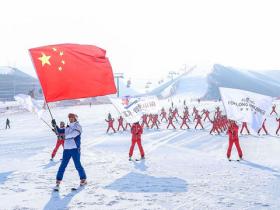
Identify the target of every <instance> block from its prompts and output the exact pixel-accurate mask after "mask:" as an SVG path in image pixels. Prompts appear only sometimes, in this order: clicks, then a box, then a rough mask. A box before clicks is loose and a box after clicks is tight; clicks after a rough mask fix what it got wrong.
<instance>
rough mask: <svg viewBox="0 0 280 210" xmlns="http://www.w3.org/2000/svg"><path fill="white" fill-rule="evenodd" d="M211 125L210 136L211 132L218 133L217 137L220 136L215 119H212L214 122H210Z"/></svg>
mask: <svg viewBox="0 0 280 210" xmlns="http://www.w3.org/2000/svg"><path fill="white" fill-rule="evenodd" d="M210 122H211V123H212V129H211V131H210V134H211V135H212V132H214V133H215V132H218V135H220V131H219V129H218V122H217V119H215V118H214V120H213V121H212V120H211V121H210Z"/></svg>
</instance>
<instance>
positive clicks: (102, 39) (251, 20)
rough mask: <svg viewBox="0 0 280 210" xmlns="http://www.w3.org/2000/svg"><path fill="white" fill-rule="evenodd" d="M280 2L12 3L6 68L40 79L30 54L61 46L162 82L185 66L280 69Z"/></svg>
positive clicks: (7, 9) (5, 23) (3, 13)
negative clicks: (80, 48) (98, 53)
mask: <svg viewBox="0 0 280 210" xmlns="http://www.w3.org/2000/svg"><path fill="white" fill-rule="evenodd" d="M279 3H280V1H277V0H275V1H272V0H262V1H258V0H232V1H228V0H205V1H202V0H192V1H187V0H182V1H177V0H170V1H164V0H160V1H155V0H141V1H133V0H110V1H109V0H98V1H94V0H88V1H86V0H79V1H71V0H44V1H41V0H6V1H4V0H3V1H1V3H0V28H1V30H0V37H1V39H0V65H1V66H6V65H11V66H16V67H18V68H20V69H21V70H23V71H25V72H27V73H29V74H31V75H33V76H34V75H35V70H34V69H33V66H32V64H31V60H30V57H29V54H28V49H29V48H32V47H37V46H42V45H49V44H58V43H80V44H92V45H97V46H99V47H101V48H104V49H106V50H107V55H108V57H109V58H110V61H111V63H112V66H113V70H114V72H124V73H125V74H126V76H127V77H132V79H136V78H150V77H151V78H159V77H161V76H162V75H164V74H166V73H167V72H168V71H170V70H179V69H180V68H182V66H183V64H187V66H191V65H194V64H199V65H210V64H213V63H220V64H223V65H227V66H233V67H239V68H244V69H253V70H266V69H280V55H279V53H280V27H279V21H280V12H279V11H280V4H279Z"/></svg>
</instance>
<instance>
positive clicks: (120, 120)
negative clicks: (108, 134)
mask: <svg viewBox="0 0 280 210" xmlns="http://www.w3.org/2000/svg"><path fill="white" fill-rule="evenodd" d="M118 122H119V126H118V131H119V130H120V128H122V129H123V131H124V130H125V128H124V126H123V117H122V116H120V118H119V119H118Z"/></svg>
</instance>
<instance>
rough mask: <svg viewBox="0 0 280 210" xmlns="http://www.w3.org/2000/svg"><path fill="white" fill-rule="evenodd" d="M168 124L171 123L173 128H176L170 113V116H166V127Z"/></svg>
mask: <svg viewBox="0 0 280 210" xmlns="http://www.w3.org/2000/svg"><path fill="white" fill-rule="evenodd" d="M170 125H171V126H172V127H173V128H174V129H176V127H175V125H174V124H173V117H172V115H170V116H169V117H168V125H167V129H168V128H169V126H170Z"/></svg>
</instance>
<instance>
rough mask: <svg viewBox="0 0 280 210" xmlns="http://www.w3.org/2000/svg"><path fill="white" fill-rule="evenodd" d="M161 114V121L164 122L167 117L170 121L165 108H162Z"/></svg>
mask: <svg viewBox="0 0 280 210" xmlns="http://www.w3.org/2000/svg"><path fill="white" fill-rule="evenodd" d="M160 116H161V120H160V121H161V122H162V120H163V119H165V120H166V122H167V121H168V120H167V117H166V116H167V113H166V111H165V109H164V108H162V109H161V113H160Z"/></svg>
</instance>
